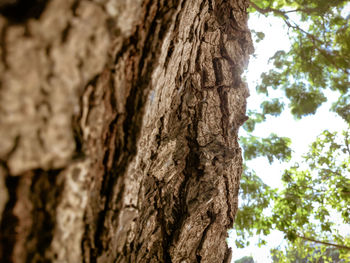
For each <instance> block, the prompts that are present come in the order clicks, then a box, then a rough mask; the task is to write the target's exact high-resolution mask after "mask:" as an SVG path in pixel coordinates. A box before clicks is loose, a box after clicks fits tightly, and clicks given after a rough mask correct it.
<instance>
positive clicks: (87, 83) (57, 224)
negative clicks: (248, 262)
mask: <svg viewBox="0 0 350 263" xmlns="http://www.w3.org/2000/svg"><path fill="white" fill-rule="evenodd" d="M246 8H247V1H245V0H231V1H224V0H192V1H189V0H172V1H162V0H158V1H157V0H143V1H141V0H133V1H127V0H123V1H114V0H94V1H93V0H90V1H88V0H51V1H49V0H31V1H29V0H20V1H0V13H1V15H0V32H1V34H0V41H1V49H0V57H1V61H0V74H1V75H0V76H1V78H0V81H1V82H0V221H1V232H0V234H1V236H0V261H1V262H16V263H17V262H174V263H175V262H210V263H213V262H229V261H230V249H229V248H228V247H227V244H226V241H225V239H226V237H227V229H229V228H231V227H232V226H233V222H234V217H235V214H236V211H237V195H238V189H239V179H240V175H241V170H242V158H241V149H240V147H239V145H238V141H237V140H238V139H237V132H238V128H239V127H240V126H241V125H242V124H243V122H244V121H245V120H246V118H247V117H246V116H245V107H246V98H247V96H248V95H249V92H248V90H247V87H246V84H245V83H244V82H243V81H242V79H241V77H240V75H241V73H242V71H243V69H244V67H245V66H246V64H247V60H248V55H249V53H250V52H251V51H252V44H251V39H250V32H249V30H248V28H247V13H246Z"/></svg>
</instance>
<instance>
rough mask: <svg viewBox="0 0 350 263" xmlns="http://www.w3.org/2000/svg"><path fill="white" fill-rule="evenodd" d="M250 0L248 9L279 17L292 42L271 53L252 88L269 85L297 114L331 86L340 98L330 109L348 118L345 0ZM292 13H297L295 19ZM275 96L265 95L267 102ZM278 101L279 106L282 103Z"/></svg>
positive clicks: (349, 48) (312, 108)
mask: <svg viewBox="0 0 350 263" xmlns="http://www.w3.org/2000/svg"><path fill="white" fill-rule="evenodd" d="M250 3H251V11H252V12H254V11H258V12H260V13H262V14H264V15H274V16H278V17H280V18H281V19H282V20H283V21H284V22H285V24H286V26H287V28H288V35H289V37H290V39H291V42H292V45H291V49H290V50H289V51H288V52H285V51H277V52H276V53H275V55H274V56H273V57H271V59H270V60H271V62H272V63H273V65H274V69H272V70H270V71H269V72H268V73H263V74H262V75H261V78H262V79H261V83H260V84H259V85H258V86H257V91H258V92H259V93H262V94H265V95H268V94H269V90H270V89H279V90H281V91H283V92H284V94H285V97H286V98H287V99H288V100H289V108H290V110H291V113H292V114H293V115H294V116H295V117H296V118H301V117H302V116H305V115H309V114H314V113H315V112H316V110H317V108H318V107H319V106H320V105H322V103H323V102H325V101H326V100H327V99H326V97H325V95H324V91H325V90H327V89H328V90H332V91H336V92H338V94H339V99H338V101H337V102H336V103H334V105H333V107H332V110H334V111H335V112H337V113H338V114H339V115H340V116H341V117H342V118H344V119H345V120H346V121H348V122H349V121H350V117H349V116H350V114H349V113H350V106H349V103H348V102H349V100H350V92H349V86H350V78H349V73H350V27H349V19H350V14H345V15H342V11H343V10H345V7H346V4H347V3H348V1H344V0H332V1H328V0H311V1H309V0H308V1H306V0H297V1H289V0H264V1H256V2H253V1H250ZM291 17H292V18H294V20H295V18H296V19H298V20H299V21H298V22H299V24H298V23H296V22H294V21H293V19H292V18H291ZM259 33H260V32H256V35H257V36H258V37H259V36H260V38H261V37H262V36H264V35H263V33H260V34H259ZM275 100H276V98H271V97H270V98H269V102H270V103H273V102H274V101H275ZM264 103H267V102H264ZM264 103H263V104H264ZM279 107H280V110H279V112H281V110H282V109H283V107H284V104H283V103H281V104H280V105H279ZM276 112H278V111H276V110H275V111H273V112H272V114H276ZM263 114H264V115H265V114H270V113H269V112H265V113H264V112H263Z"/></svg>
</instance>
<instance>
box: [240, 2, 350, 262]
mask: <svg viewBox="0 0 350 263" xmlns="http://www.w3.org/2000/svg"><path fill="white" fill-rule="evenodd" d="M250 6H251V9H250V11H251V12H259V13H260V14H262V15H265V16H277V17H279V18H280V19H282V20H283V21H284V23H285V25H286V30H287V32H288V36H289V38H290V40H291V48H290V50H289V51H277V52H276V53H275V55H274V56H273V57H272V58H271V59H270V61H271V62H272V63H273V65H274V69H272V70H270V71H269V72H266V73H263V74H262V75H261V82H260V83H259V85H258V86H257V87H256V90H257V92H258V93H260V94H261V95H263V96H264V98H265V100H264V101H263V102H262V103H261V111H260V112H258V111H249V116H250V119H249V120H248V121H247V122H246V123H245V125H244V128H245V130H246V131H248V132H249V133H252V132H253V131H254V128H255V126H256V125H257V124H258V123H261V122H264V121H265V120H266V117H267V116H268V115H271V116H279V115H280V114H281V112H282V111H283V110H287V109H289V110H290V112H291V113H292V115H293V116H294V117H295V118H296V119H300V118H302V117H303V116H306V115H310V114H314V113H315V112H316V110H317V109H318V107H319V106H320V105H322V103H324V102H325V101H326V100H327V98H326V96H325V91H326V92H329V91H332V92H335V93H336V94H338V100H337V101H336V102H335V103H333V106H332V107H331V109H330V110H333V111H335V112H336V113H338V114H339V116H341V117H342V118H343V119H344V121H346V122H347V123H349V122H350V118H349V116H350V114H349V113H350V112H349V109H350V108H349V95H350V93H349V87H350V85H349V84H350V81H349V71H350V52H349V51H350V50H349V48H350V46H349V43H350V28H349V18H350V13H349V12H348V11H346V10H348V9H347V8H348V7H349V6H348V1H323V0H317V1H316V0H314V1H303V0H300V1H279V0H277V1H259V2H255V1H250ZM255 35H256V37H257V38H258V40H259V39H262V38H263V37H264V33H263V32H255ZM273 89H275V90H279V91H280V94H281V93H282V94H283V95H284V96H283V97H282V98H280V97H273V96H272V95H271V90H273ZM275 94H276V93H275ZM340 134H341V132H339V133H338V134H337V133H331V132H328V131H324V133H323V134H322V135H321V137H319V138H318V139H317V140H316V141H315V142H314V143H313V145H312V146H311V149H310V152H309V154H307V155H306V156H305V158H304V162H303V163H301V164H295V165H294V166H293V167H291V168H290V169H289V170H286V171H285V173H284V175H283V177H282V179H283V181H284V184H285V186H284V188H283V189H280V190H277V189H271V188H270V187H269V186H267V185H266V184H264V183H263V182H262V181H261V180H260V179H259V178H258V177H257V176H256V174H255V172H254V171H251V170H248V169H246V170H245V172H244V175H243V178H242V185H241V196H242V199H243V203H242V204H241V205H240V208H241V209H240V211H239V213H238V215H237V221H236V224H235V226H236V230H237V234H238V237H239V239H238V240H237V241H236V242H237V245H238V246H244V245H246V244H247V242H246V239H247V236H251V235H253V234H260V233H261V234H268V233H270V231H271V230H272V229H278V230H281V231H283V232H284V233H285V237H286V240H288V248H287V250H284V249H283V248H280V250H274V251H273V252H274V254H275V255H278V257H276V256H275V260H277V259H278V260H279V261H280V262H295V261H293V259H292V258H293V257H291V255H292V254H293V253H294V255H303V256H301V257H302V258H303V257H304V258H306V257H310V258H314V259H315V258H316V257H318V258H322V257H323V256H326V251H328V250H329V249H336V250H337V253H339V254H340V258H343V259H345V258H348V257H349V243H348V242H349V237H348V236H344V235H342V234H340V233H338V232H337V231H336V230H335V229H334V228H333V225H334V223H335V222H334V220H335V218H334V215H336V214H338V215H339V216H340V217H341V218H342V220H343V221H342V222H343V224H348V223H349V222H348V215H347V213H348V212H345V211H349V199H348V198H349V196H348V195H347V194H345V193H347V188H348V185H349V180H350V175H349V169H348V167H349V156H348V154H347V149H348V146H347V145H348V144H349V142H348V135H347V134H348V133H347V132H345V133H344V134H343V138H342V142H340V141H341V136H340ZM241 143H242V144H243V148H244V150H245V151H244V156H245V159H246V160H250V159H253V158H256V157H259V156H265V157H267V159H268V160H269V162H270V163H271V162H272V161H273V160H280V161H288V160H290V158H291V157H292V156H291V149H290V148H289V145H290V139H289V138H285V137H279V136H278V135H276V134H271V135H270V137H268V138H258V137H256V136H253V135H249V136H246V137H244V138H242V139H241ZM271 214H272V215H271ZM331 215H332V216H333V218H332V216H331ZM316 226H317V227H316ZM265 243H266V240H260V243H259V244H260V245H262V244H265ZM327 249H328V250H327ZM293 251H294V252H293ZM295 251H297V253H296V252H295Z"/></svg>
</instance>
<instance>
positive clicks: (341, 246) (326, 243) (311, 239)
mask: <svg viewBox="0 0 350 263" xmlns="http://www.w3.org/2000/svg"><path fill="white" fill-rule="evenodd" d="M297 237H299V238H301V239H304V240H307V241H311V242H314V243H317V244H322V245H327V246H332V247H336V248H339V249H346V250H350V247H348V246H344V245H339V244H334V243H330V242H327V241H320V240H316V239H313V238H310V237H306V236H303V235H297Z"/></svg>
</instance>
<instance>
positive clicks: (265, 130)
mask: <svg viewBox="0 0 350 263" xmlns="http://www.w3.org/2000/svg"><path fill="white" fill-rule="evenodd" d="M249 28H250V29H253V30H255V31H257V32H259V31H261V32H264V33H265V39H264V40H262V41H261V42H259V43H257V44H255V55H256V57H255V58H254V57H253V56H252V57H251V59H250V62H249V66H248V70H247V74H246V79H247V81H248V85H249V89H250V94H251V96H250V97H249V98H248V109H251V110H253V109H259V106H260V103H261V102H262V100H261V97H259V96H258V95H257V94H256V92H255V85H256V83H257V82H259V78H260V74H261V73H262V72H266V71H268V70H269V69H270V68H272V67H273V65H269V64H268V59H269V58H270V57H271V56H273V55H274V53H275V52H276V51H278V50H282V49H284V50H288V49H289V45H290V42H289V39H288V37H287V29H286V28H285V27H284V24H283V22H282V21H281V20H280V19H277V18H274V17H269V18H266V17H264V16H259V15H257V14H253V15H251V17H250V19H249ZM326 96H327V98H328V100H329V101H328V102H327V103H325V105H323V106H322V107H321V108H320V109H319V110H318V111H317V114H316V115H314V116H308V117H304V118H303V119H302V120H298V121H296V120H295V119H294V118H293V117H292V116H291V114H290V113H289V112H288V110H286V111H285V112H283V113H282V115H281V116H280V117H278V118H275V117H270V118H268V119H267V121H266V122H265V123H262V124H258V125H257V126H256V128H255V131H254V133H253V134H254V135H256V136H262V137H266V136H268V135H269V134H270V133H272V132H273V133H276V134H277V135H279V136H286V137H289V138H291V139H292V150H293V151H294V153H293V155H294V156H295V159H293V160H292V161H291V162H290V164H292V163H294V161H296V160H300V156H301V155H303V154H304V153H306V152H307V150H308V146H309V144H311V143H312V142H313V141H314V140H315V138H316V136H317V135H319V134H320V133H321V132H322V131H323V130H325V129H328V130H331V131H333V130H338V131H340V130H343V129H345V128H346V124H345V122H344V121H343V120H342V119H341V118H340V117H338V116H337V115H336V114H334V113H332V112H329V108H330V105H331V103H332V101H334V99H335V98H336V97H335V96H334V94H331V93H326ZM243 133H244V131H243V129H241V134H243ZM247 164H248V166H249V167H250V168H253V169H254V170H255V171H256V172H257V175H258V176H260V178H262V180H263V181H264V182H265V183H266V184H268V185H270V186H272V187H280V186H281V180H280V178H281V175H282V172H283V170H284V169H285V168H287V167H289V164H281V163H279V162H277V161H275V162H274V163H273V164H272V165H269V163H268V161H267V160H266V159H265V158H258V159H256V160H254V161H249V162H247ZM234 235H235V231H230V233H229V236H230V238H229V239H228V243H229V246H231V247H232V250H233V253H232V262H234V261H235V260H237V259H240V258H242V257H243V256H249V255H251V256H253V257H254V260H255V261H256V262H257V263H269V262H272V259H271V258H270V249H271V248H273V247H277V246H278V245H280V244H282V243H281V242H282V241H283V235H282V234H281V233H279V232H277V231H276V233H273V234H271V235H270V236H269V237H268V238H267V239H266V240H267V241H268V245H267V246H263V247H261V248H259V247H257V246H256V245H254V244H256V243H257V240H258V237H256V238H253V239H252V240H251V244H252V245H251V246H249V247H247V248H244V249H236V248H235V245H234Z"/></svg>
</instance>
